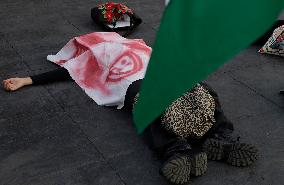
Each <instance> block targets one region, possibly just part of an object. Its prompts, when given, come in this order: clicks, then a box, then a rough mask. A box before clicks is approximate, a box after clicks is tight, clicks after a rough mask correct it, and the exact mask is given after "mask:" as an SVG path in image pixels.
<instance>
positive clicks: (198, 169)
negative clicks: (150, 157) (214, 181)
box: [160, 152, 207, 184]
mask: <svg viewBox="0 0 284 185" xmlns="http://www.w3.org/2000/svg"><path fill="white" fill-rule="evenodd" d="M206 170H207V155H206V153H205V152H198V153H191V154H187V155H185V154H175V155H173V156H172V157H171V158H169V159H168V160H167V161H166V162H164V164H163V165H162V168H161V169H160V172H161V174H162V175H163V176H164V177H165V178H166V179H167V180H168V181H170V182H171V183H174V184H185V183H187V182H188V181H189V180H190V176H191V175H193V176H196V177H197V176H201V175H203V174H204V173H205V172H206Z"/></svg>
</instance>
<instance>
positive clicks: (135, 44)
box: [124, 41, 152, 56]
mask: <svg viewBox="0 0 284 185" xmlns="http://www.w3.org/2000/svg"><path fill="white" fill-rule="evenodd" d="M124 44H125V45H126V46H128V47H129V48H130V49H136V50H142V51H143V52H144V53H146V54H147V55H149V56H150V55H151V52H152V50H151V48H149V47H147V46H145V45H143V44H141V43H139V42H133V41H130V42H127V43H124Z"/></svg>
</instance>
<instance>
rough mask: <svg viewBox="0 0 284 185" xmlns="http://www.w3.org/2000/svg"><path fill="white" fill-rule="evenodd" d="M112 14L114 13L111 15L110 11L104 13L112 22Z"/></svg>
mask: <svg viewBox="0 0 284 185" xmlns="http://www.w3.org/2000/svg"><path fill="white" fill-rule="evenodd" d="M113 16H114V15H113V13H112V11H107V12H106V13H105V18H106V19H107V21H108V22H112V18H113Z"/></svg>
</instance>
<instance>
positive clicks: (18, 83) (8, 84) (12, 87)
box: [2, 77, 33, 91]
mask: <svg viewBox="0 0 284 185" xmlns="http://www.w3.org/2000/svg"><path fill="white" fill-rule="evenodd" d="M2 83H3V87H4V89H5V90H7V91H16V90H18V89H20V88H22V87H24V86H27V85H31V84H32V83H33V81H32V79H31V78H30V77H25V78H18V77H16V78H9V79H6V80H3V82H2Z"/></svg>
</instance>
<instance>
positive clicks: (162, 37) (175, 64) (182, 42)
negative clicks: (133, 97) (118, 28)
mask: <svg viewBox="0 0 284 185" xmlns="http://www.w3.org/2000/svg"><path fill="white" fill-rule="evenodd" d="M282 8H283V0H237V1H228V0H218V1H213V0H171V2H170V3H169V5H168V7H167V8H166V11H165V12H164V16H163V19H162V22H161V25H160V29H159V31H158V34H157V38H156V42H155V45H154V48H153V53H152V56H151V59H150V63H149V66H148V70H147V73H146V76H145V79H144V81H143V84H142V90H141V92H140V97H139V101H138V103H137V105H136V107H135V110H134V121H135V124H136V127H137V130H138V132H139V133H141V132H142V131H143V130H144V129H145V128H146V127H147V126H148V125H149V124H150V123H151V122H152V121H153V120H154V119H155V118H157V117H158V116H159V115H160V114H161V113H162V112H163V111H164V110H165V108H166V107H167V106H168V105H169V104H170V103H171V102H173V101H174V100H175V99H176V98H177V97H179V96H181V95H182V94H183V93H184V92H186V91H187V90H188V89H190V88H192V87H193V86H194V85H195V84H196V83H197V82H199V81H201V80H204V79H205V78H206V77H207V76H208V75H209V74H210V73H212V72H214V71H215V70H216V69H218V67H220V66H221V65H222V64H224V63H225V62H226V61H228V60H229V59H230V58H231V57H233V56H234V55H236V54H238V53H239V52H240V51H241V50H242V49H244V48H245V47H247V46H248V45H249V44H250V43H252V42H253V41H254V40H256V39H257V38H258V37H259V36H261V35H262V34H263V33H264V32H265V31H266V30H267V29H268V28H269V27H270V26H271V25H272V24H273V23H274V21H275V20H276V18H277V16H278V15H279V13H280V11H281V10H282Z"/></svg>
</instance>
